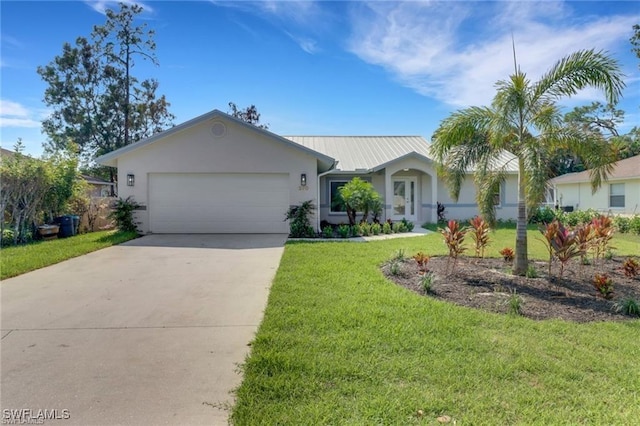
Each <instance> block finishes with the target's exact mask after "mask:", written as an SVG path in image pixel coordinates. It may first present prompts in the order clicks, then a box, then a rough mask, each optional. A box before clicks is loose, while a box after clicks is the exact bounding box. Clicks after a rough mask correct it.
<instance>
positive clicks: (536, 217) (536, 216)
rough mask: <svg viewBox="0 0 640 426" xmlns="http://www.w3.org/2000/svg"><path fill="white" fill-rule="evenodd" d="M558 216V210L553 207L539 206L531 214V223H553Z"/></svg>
mask: <svg viewBox="0 0 640 426" xmlns="http://www.w3.org/2000/svg"><path fill="white" fill-rule="evenodd" d="M555 218H556V211H555V210H554V209H552V208H551V207H548V206H544V207H538V208H537V209H535V210H534V211H533V213H532V214H531V218H530V219H529V222H531V223H551V222H552V221H553V219H555Z"/></svg>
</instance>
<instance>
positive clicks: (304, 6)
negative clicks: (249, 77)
mask: <svg viewBox="0 0 640 426" xmlns="http://www.w3.org/2000/svg"><path fill="white" fill-rule="evenodd" d="M210 3H212V4H214V5H215V6H219V7H226V8H229V9H235V10H239V11H241V12H243V13H251V14H254V15H256V16H259V17H260V18H262V19H265V20H267V21H269V22H270V23H271V24H273V25H274V26H275V27H277V28H278V29H279V30H280V31H282V32H283V33H284V34H286V35H287V37H289V38H290V39H291V40H293V41H294V42H295V43H296V44H297V45H298V46H299V47H300V48H301V49H302V50H304V51H305V52H307V53H309V54H314V53H317V52H318V51H319V50H320V48H319V47H318V41H317V37H316V36H315V35H317V32H318V31H322V25H321V24H319V23H321V22H324V21H325V18H326V13H327V12H326V10H325V9H323V8H322V7H321V6H320V5H319V4H318V3H317V2H315V1H312V0H288V1H281V0H264V1H229V0H210ZM235 22H236V24H238V25H239V26H240V27H242V28H243V29H245V30H246V31H248V32H250V33H251V34H254V35H255V33H254V31H253V30H250V29H249V28H248V27H246V26H245V25H244V24H241V23H240V22H238V21H235ZM309 33H314V36H311V35H309ZM302 34H306V35H302Z"/></svg>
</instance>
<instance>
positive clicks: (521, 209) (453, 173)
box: [432, 50, 624, 275]
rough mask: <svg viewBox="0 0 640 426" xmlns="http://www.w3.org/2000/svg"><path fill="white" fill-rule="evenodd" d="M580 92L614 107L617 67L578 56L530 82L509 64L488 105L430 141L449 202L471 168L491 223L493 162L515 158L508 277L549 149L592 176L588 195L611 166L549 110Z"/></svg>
mask: <svg viewBox="0 0 640 426" xmlns="http://www.w3.org/2000/svg"><path fill="white" fill-rule="evenodd" d="M514 59H515V52H514ZM514 62H515V61H514ZM586 87H594V88H597V89H601V90H602V91H603V92H604V94H605V95H606V98H607V102H608V103H610V104H615V103H616V102H617V100H618V98H619V96H620V94H621V92H622V89H623V87H624V82H623V80H622V73H621V71H620V68H619V65H618V63H617V62H616V61H615V60H614V59H613V58H611V57H609V56H608V55H606V54H605V53H603V52H596V51H593V50H583V51H578V52H576V53H573V54H571V55H569V56H567V57H565V58H563V59H561V60H560V61H558V62H557V63H556V64H555V65H553V66H552V67H551V69H550V70H549V71H548V72H547V73H546V74H544V75H543V76H542V77H541V78H540V80H538V81H537V82H535V83H532V82H531V81H530V80H529V79H528V78H527V76H526V74H525V73H523V72H522V71H521V70H520V68H519V67H518V66H517V65H516V66H515V72H514V74H512V75H511V76H510V78H509V79H508V80H502V81H499V82H498V83H497V84H496V88H497V90H496V95H495V97H494V99H493V102H492V104H491V106H490V107H470V108H467V109H463V110H459V111H456V112H454V113H453V114H452V115H451V116H449V117H448V118H446V119H444V120H443V121H442V122H441V124H440V126H439V128H438V129H437V130H436V132H435V133H434V135H433V141H434V143H433V145H432V152H433V154H434V157H435V159H436V160H437V162H438V163H439V164H440V167H441V171H442V173H443V175H444V178H445V181H446V183H447V184H448V186H449V189H450V192H451V194H452V196H453V198H454V199H456V200H457V198H458V196H459V194H460V188H461V186H462V183H463V182H464V180H465V178H466V175H467V171H468V170H472V169H475V173H474V180H475V183H476V186H477V193H478V196H477V202H478V205H479V208H480V211H481V214H482V215H483V217H484V218H485V219H487V220H488V221H493V220H495V206H494V202H493V197H492V196H490V193H491V192H492V190H494V189H495V187H496V185H498V184H500V183H502V182H503V181H504V180H505V177H506V167H507V165H502V164H501V162H500V159H501V158H502V156H503V153H504V151H508V152H510V153H512V154H513V155H514V156H515V157H516V160H515V161H517V163H518V216H517V228H516V244H515V247H516V257H515V263H514V268H513V273H514V274H517V275H524V274H525V272H526V269H527V266H528V254H527V208H528V207H529V208H531V207H532V206H535V205H537V204H538V203H539V202H540V201H541V200H542V198H543V195H544V191H545V188H546V182H547V179H548V178H549V175H550V173H549V168H548V163H549V160H550V158H552V157H553V156H554V155H555V153H556V152H557V150H559V149H566V150H568V151H569V152H572V153H574V154H576V155H577V156H578V157H579V158H580V159H581V161H582V162H583V164H584V165H585V166H586V167H587V168H589V169H591V170H592V173H591V184H592V189H593V190H595V189H596V188H598V187H599V186H600V184H601V182H602V180H603V178H605V177H606V176H607V174H608V173H610V171H611V169H612V167H613V166H612V164H611V163H612V161H614V160H615V155H614V154H615V152H614V150H613V149H612V147H611V145H610V144H607V143H603V141H602V138H597V137H593V134H592V133H591V132H584V131H582V130H581V128H580V127H579V126H567V125H566V124H564V123H563V120H562V114H561V111H560V108H559V107H558V106H557V105H556V101H557V100H558V99H560V98H562V97H566V96H571V95H574V94H576V93H577V92H578V91H579V90H581V89H583V88H586Z"/></svg>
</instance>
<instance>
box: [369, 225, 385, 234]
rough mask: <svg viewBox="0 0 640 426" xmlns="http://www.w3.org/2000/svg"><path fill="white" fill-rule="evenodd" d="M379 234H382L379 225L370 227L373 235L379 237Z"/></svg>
mask: <svg viewBox="0 0 640 426" xmlns="http://www.w3.org/2000/svg"><path fill="white" fill-rule="evenodd" d="M380 232H382V227H381V226H380V224H379V223H374V224H373V225H371V233H372V234H373V235H379V234H380Z"/></svg>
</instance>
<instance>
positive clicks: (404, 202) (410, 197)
mask: <svg viewBox="0 0 640 426" xmlns="http://www.w3.org/2000/svg"><path fill="white" fill-rule="evenodd" d="M392 185H393V205H392V209H393V217H392V219H393V220H401V219H402V218H406V219H407V220H411V221H414V220H416V179H413V178H402V179H393V180H392Z"/></svg>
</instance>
